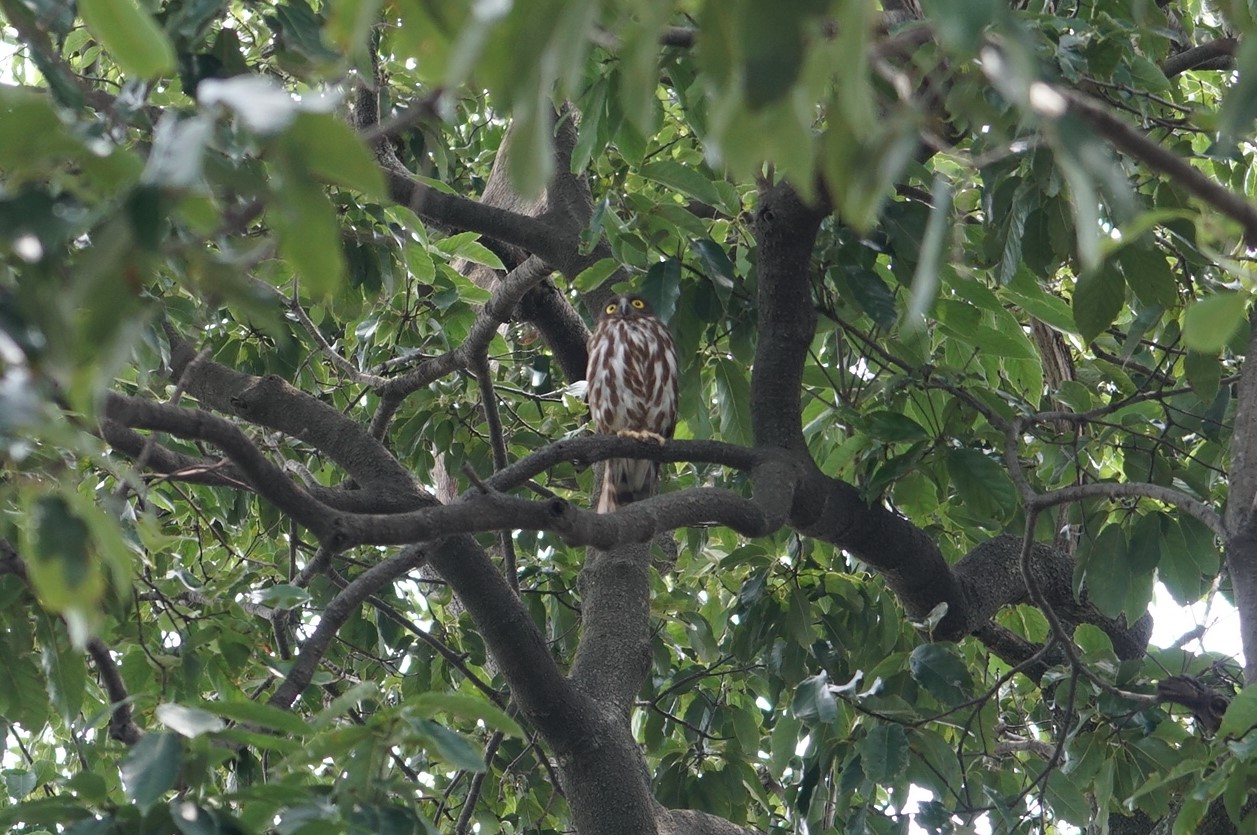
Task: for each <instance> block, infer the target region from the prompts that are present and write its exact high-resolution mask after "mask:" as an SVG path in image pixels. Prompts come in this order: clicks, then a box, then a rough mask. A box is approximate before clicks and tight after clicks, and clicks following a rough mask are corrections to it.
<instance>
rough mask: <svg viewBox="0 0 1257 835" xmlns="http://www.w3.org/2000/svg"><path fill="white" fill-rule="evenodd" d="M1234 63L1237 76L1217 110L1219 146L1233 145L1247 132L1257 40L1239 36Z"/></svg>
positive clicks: (1253, 110) (1256, 75) (1255, 86)
mask: <svg viewBox="0 0 1257 835" xmlns="http://www.w3.org/2000/svg"><path fill="white" fill-rule="evenodd" d="M1235 65H1236V69H1238V70H1239V78H1238V80H1237V81H1236V83H1234V84H1232V85H1230V86H1229V88H1228V89H1227V92H1226V97H1225V98H1224V99H1223V100H1222V108H1221V111H1220V112H1219V114H1218V144H1220V145H1223V146H1230V145H1234V144H1235V142H1237V141H1238V140H1239V138H1240V137H1241V136H1245V135H1247V134H1248V133H1249V127H1250V126H1251V125H1252V122H1253V119H1254V118H1257V42H1255V41H1254V40H1253V39H1252V38H1243V39H1241V41H1240V44H1239V48H1238V49H1237V50H1236V52H1235Z"/></svg>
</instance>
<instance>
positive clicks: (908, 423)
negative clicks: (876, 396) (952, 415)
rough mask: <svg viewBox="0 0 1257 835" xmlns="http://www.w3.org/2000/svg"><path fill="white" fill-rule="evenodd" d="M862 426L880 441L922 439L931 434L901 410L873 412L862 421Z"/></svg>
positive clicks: (912, 440)
mask: <svg viewBox="0 0 1257 835" xmlns="http://www.w3.org/2000/svg"><path fill="white" fill-rule="evenodd" d="M861 428H863V429H864V431H865V432H867V433H868V434H869V436H870V437H873V438H877V439H878V440H879V441H890V442H892V443H893V442H907V443H912V442H915V441H922V440H925V439H926V438H928V437H929V434H928V433H927V432H926V431H925V429H924V428H923V427H922V426H921V424H919V423H917V422H916V421H915V420H913V419H912V418H910V417H908V416H907V415H903V414H900V413H899V412H891V411H886V410H882V411H878V412H872V413H870V414H868V415H866V416H865V417H864V419H863V420H862V421H861Z"/></svg>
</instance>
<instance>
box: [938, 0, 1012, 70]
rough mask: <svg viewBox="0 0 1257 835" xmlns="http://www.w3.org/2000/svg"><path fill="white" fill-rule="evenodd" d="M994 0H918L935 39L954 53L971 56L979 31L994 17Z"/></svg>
mask: <svg viewBox="0 0 1257 835" xmlns="http://www.w3.org/2000/svg"><path fill="white" fill-rule="evenodd" d="M998 8H999V6H998V3H997V0H921V9H922V11H924V12H925V15H926V17H927V18H928V19H929V20H931V21H932V22H933V23H934V26H935V29H936V31H937V33H938V37H939V39H940V40H941V41H942V42H943V43H944V45H946V46H947V48H948V49H949V50H951V51H952V52H954V53H957V54H958V55H963V56H969V55H972V54H973V52H974V50H975V49H976V48H977V45H978V41H979V40H980V39H981V38H982V33H983V32H984V31H985V30H986V27H987V26H988V25H990V23H991V22H992V20H994V18H995V13H996V11H997V10H998Z"/></svg>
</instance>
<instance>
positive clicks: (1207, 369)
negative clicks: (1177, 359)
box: [1183, 351, 1222, 403]
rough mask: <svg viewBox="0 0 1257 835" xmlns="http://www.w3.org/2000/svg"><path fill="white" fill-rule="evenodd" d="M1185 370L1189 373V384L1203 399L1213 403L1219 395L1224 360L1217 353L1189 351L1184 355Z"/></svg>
mask: <svg viewBox="0 0 1257 835" xmlns="http://www.w3.org/2000/svg"><path fill="white" fill-rule="evenodd" d="M1183 372H1184V373H1185V374H1186V375H1187V384H1188V385H1189V386H1191V387H1192V391H1194V392H1196V396H1197V397H1199V398H1200V399H1201V400H1203V401H1204V402H1206V403H1211V402H1213V398H1215V397H1217V396H1218V387H1219V386H1220V385H1221V384H1222V361H1221V359H1220V358H1219V357H1218V355H1217V354H1216V353H1209V354H1202V353H1201V352H1200V351H1188V352H1187V356H1185V357H1183Z"/></svg>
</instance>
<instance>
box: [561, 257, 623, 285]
mask: <svg viewBox="0 0 1257 835" xmlns="http://www.w3.org/2000/svg"><path fill="white" fill-rule="evenodd" d="M619 268H620V262H619V261H616V260H615V259H614V258H603V259H602V260H600V261H596V262H594V263H593V264H591V265H590V266H588V267H586V268H585V269H583V270H581V271H580V273H579V274H577V276H576V278H574V279H572V289H574V290H577V291H579V292H581V293H587V292H589V291H590V290H592V289H594V288H595V287H598V286H600V285H601V284H602V283H603V282H604V281H606V280H607V279H608V278H610V277H611V276H612V275H614V274H615V271H616V270H618V269H619Z"/></svg>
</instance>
